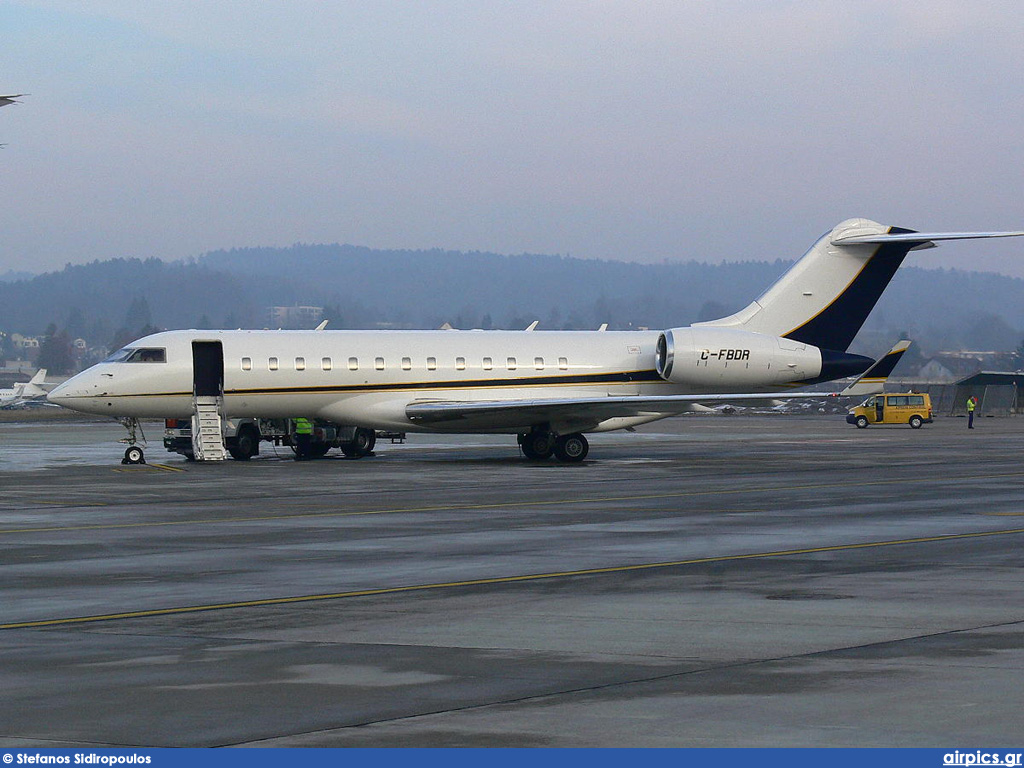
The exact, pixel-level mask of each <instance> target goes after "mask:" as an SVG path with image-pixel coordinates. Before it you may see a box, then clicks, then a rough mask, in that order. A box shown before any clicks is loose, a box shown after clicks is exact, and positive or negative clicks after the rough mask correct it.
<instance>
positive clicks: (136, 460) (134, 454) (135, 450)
mask: <svg viewBox="0 0 1024 768" xmlns="http://www.w3.org/2000/svg"><path fill="white" fill-rule="evenodd" d="M118 421H119V422H120V423H121V426H122V427H124V428H125V429H127V430H128V437H122V438H121V439H120V440H119V441H118V442H121V443H125V444H127V445H128V447H127V448H125V449H124V458H123V459H121V463H122V464H145V463H146V454H145V453H144V452H143V450H142V448H141V447H140V446H138V445H136V443H138V442H139V437H138V436H137V435H136V433H138V435H141V436H142V440H141V442H142V444H143V445H145V444H146V433H145V432H143V431H142V425H141V424H140V423H139V420H138V419H136V418H135V417H131V418H129V417H123V418H120V419H118Z"/></svg>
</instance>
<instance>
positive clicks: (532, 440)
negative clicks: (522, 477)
mask: <svg viewBox="0 0 1024 768" xmlns="http://www.w3.org/2000/svg"><path fill="white" fill-rule="evenodd" d="M519 445H520V447H521V448H522V449H523V455H524V456H526V458H528V459H529V460H530V461H544V460H545V459H550V458H551V454H552V453H554V451H555V441H554V439H553V438H552V435H551V433H550V432H540V431H537V432H530V433H528V434H525V435H519Z"/></svg>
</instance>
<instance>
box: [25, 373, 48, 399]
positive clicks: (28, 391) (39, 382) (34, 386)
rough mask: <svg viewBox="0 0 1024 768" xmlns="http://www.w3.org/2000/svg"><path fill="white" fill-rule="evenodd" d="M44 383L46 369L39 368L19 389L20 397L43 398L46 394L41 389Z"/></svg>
mask: <svg viewBox="0 0 1024 768" xmlns="http://www.w3.org/2000/svg"><path fill="white" fill-rule="evenodd" d="M45 382H46V369H45V368H40V369H39V370H38V371H36V375H35V376H33V377H32V378H31V379H29V380H28V381H27V382H25V384H23V385H22V387H21V392H20V393H19V396H20V397H25V398H29V397H43V396H44V395H45V394H46V390H45V389H43V384H44V383H45Z"/></svg>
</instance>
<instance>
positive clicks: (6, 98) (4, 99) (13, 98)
mask: <svg viewBox="0 0 1024 768" xmlns="http://www.w3.org/2000/svg"><path fill="white" fill-rule="evenodd" d="M24 95H25V94H24V93H8V94H5V95H2V96H0V107H6V106H7V105H8V104H15V103H17V100H18V98H20V97H21V96H24Z"/></svg>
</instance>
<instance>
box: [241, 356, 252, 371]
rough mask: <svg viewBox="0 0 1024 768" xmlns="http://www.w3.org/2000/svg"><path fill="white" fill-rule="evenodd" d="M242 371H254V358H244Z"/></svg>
mask: <svg viewBox="0 0 1024 768" xmlns="http://www.w3.org/2000/svg"><path fill="white" fill-rule="evenodd" d="M242 370H243V371H251V370H252V358H251V357H243V358H242Z"/></svg>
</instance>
